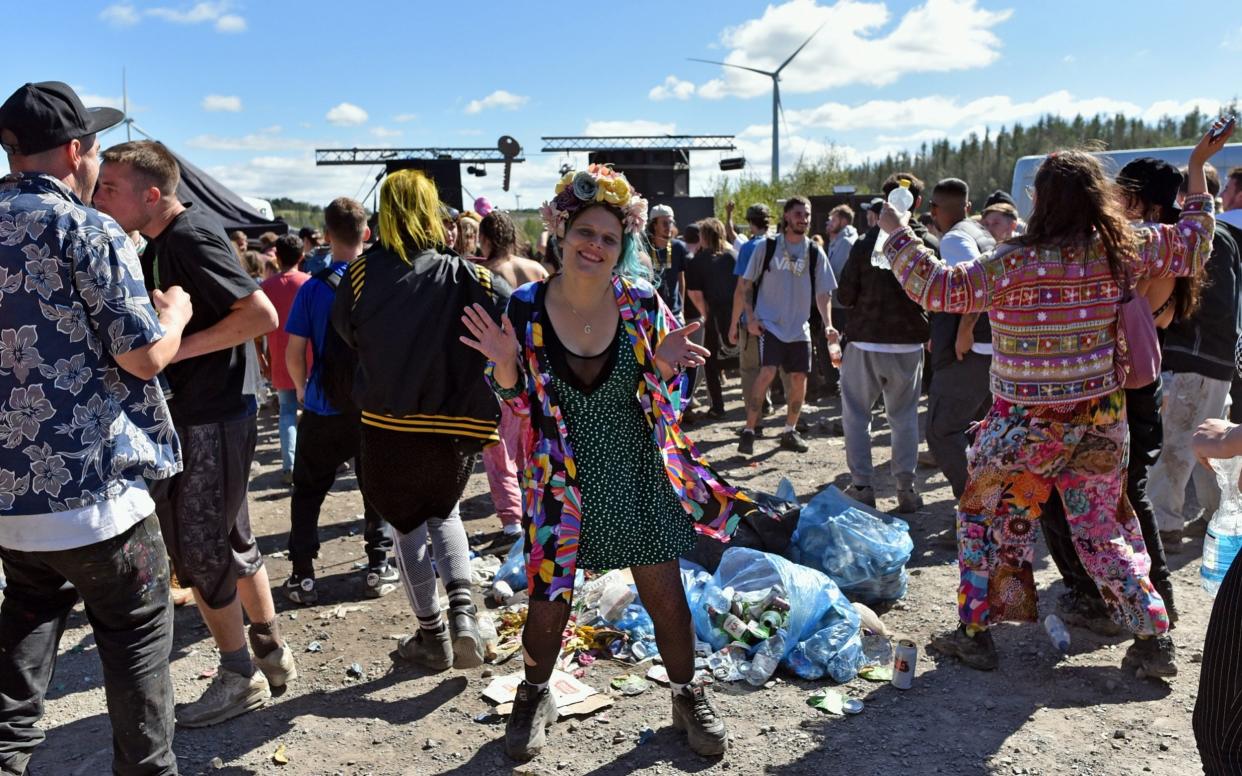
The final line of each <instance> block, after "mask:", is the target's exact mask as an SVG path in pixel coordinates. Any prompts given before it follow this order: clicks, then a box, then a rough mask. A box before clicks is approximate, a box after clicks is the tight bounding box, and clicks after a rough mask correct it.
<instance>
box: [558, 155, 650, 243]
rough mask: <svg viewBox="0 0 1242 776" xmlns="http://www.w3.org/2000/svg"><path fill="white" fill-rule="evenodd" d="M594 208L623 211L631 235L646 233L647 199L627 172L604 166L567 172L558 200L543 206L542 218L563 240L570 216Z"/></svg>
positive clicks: (622, 219)
mask: <svg viewBox="0 0 1242 776" xmlns="http://www.w3.org/2000/svg"><path fill="white" fill-rule="evenodd" d="M591 205H610V206H612V207H614V208H616V209H618V210H620V211H621V226H622V228H624V229H625V231H627V232H630V233H631V234H642V231H643V227H644V226H645V225H646V223H647V200H645V199H643V198H642V196H641V195H640V194H639V193H638V192H637V191H635V190H634V188H633V187H632V186H630V182H629V181H628V180H626V179H625V174H624V173H620V172H617V171H616V170H614V169H612V168H611V167H609V166H608V165H604V164H592V165H590V166H588V167H587V168H586V169H585V170H579V171H578V172H573V171H572V170H571V171H570V172H567V173H565V177H563V178H561V180H560V181H559V182H558V183H557V184H556V197H555V198H553V200H552V201H551V202H544V203H543V206H542V207H540V208H539V215H540V216H541V217H542V218H543V225H544V226H546V227H547V229H548V231H549V232H551V233H552V234H554V235H556V236H557V238H563V237H564V236H565V225H566V224H567V223H569V218H570V216H572V215H573V214H574V213H576V212H578V211H579V210H581V209H582V208H584V207H589V206H591Z"/></svg>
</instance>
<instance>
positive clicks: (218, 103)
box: [202, 94, 242, 113]
mask: <svg viewBox="0 0 1242 776" xmlns="http://www.w3.org/2000/svg"><path fill="white" fill-rule="evenodd" d="M202 106H203V110H205V111H210V112H213V113H216V112H225V113H238V112H239V111H241V109H242V101H241V97H236V96H233V95H224V94H209V95H207V96H206V97H204V98H203V102H202Z"/></svg>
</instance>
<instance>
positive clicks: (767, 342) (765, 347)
mask: <svg viewBox="0 0 1242 776" xmlns="http://www.w3.org/2000/svg"><path fill="white" fill-rule="evenodd" d="M759 366H775V367H779V368H781V369H784V370H785V372H786V374H792V373H795V372H801V373H802V374H807V373H808V372H810V371H811V343H810V342H802V341H799V342H785V341H783V340H779V339H777V338H776V337H774V336H772V335H771V334H770V333H768V332H766V331H765V332H764V333H763V334H760V335H759Z"/></svg>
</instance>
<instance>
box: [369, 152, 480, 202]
mask: <svg viewBox="0 0 1242 776" xmlns="http://www.w3.org/2000/svg"><path fill="white" fill-rule="evenodd" d="M384 165H385V167H387V169H388V172H390V173H393V172H396V171H397V170H422V171H423V172H425V173H427V177H429V178H431V180H432V181H434V182H435V184H436V189H437V190H438V191H439V193H440V201H441V202H443V203H444V204H446V205H448V206H449V207H453V208H456V209H457V210H462V209H463V208H462V202H461V163H460V162H455V161H452V160H449V159H396V160H393V161H390V162H385V163H384Z"/></svg>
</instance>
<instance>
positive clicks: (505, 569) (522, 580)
mask: <svg viewBox="0 0 1242 776" xmlns="http://www.w3.org/2000/svg"><path fill="white" fill-rule="evenodd" d="M525 547H526V537H525V536H519V537H518V540H517V541H516V542H514V543H513V546H512V547H510V548H509V554H508V555H506V556H505V561H504V563H502V564H500V569H499V570H498V571H497V572H496V577H495V580H494V581H493V583H492V584H495V583H496V582H508V583H509V587H511V588H513V589H514V590H525V589H526V556H525V555H524V554H523V552H522V550H523V549H525Z"/></svg>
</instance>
